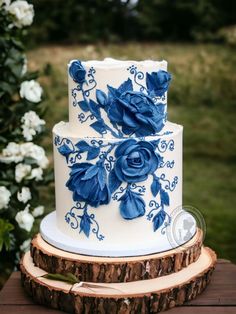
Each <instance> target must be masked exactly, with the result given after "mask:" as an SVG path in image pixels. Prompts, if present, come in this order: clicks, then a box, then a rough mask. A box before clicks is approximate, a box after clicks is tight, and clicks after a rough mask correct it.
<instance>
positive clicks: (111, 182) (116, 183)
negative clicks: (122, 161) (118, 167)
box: [108, 169, 121, 193]
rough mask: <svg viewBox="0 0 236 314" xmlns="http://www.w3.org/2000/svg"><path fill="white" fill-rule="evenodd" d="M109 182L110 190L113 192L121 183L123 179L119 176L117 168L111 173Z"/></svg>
mask: <svg viewBox="0 0 236 314" xmlns="http://www.w3.org/2000/svg"><path fill="white" fill-rule="evenodd" d="M108 184H109V189H110V192H111V193H113V192H114V191H115V190H117V189H118V187H119V186H120V185H121V181H120V180H119V179H118V178H117V176H116V173H115V170H114V169H112V170H111V172H110V173H109V178H108Z"/></svg>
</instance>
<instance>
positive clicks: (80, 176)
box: [66, 162, 110, 207]
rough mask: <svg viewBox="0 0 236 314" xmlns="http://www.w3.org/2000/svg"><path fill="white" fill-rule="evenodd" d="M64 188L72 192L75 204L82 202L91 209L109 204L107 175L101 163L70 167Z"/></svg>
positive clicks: (78, 164)
mask: <svg viewBox="0 0 236 314" xmlns="http://www.w3.org/2000/svg"><path fill="white" fill-rule="evenodd" d="M66 186H67V187H68V189H69V190H70V191H72V192H73V200H74V201H75V202H76V201H83V202H86V203H88V204H90V205H91V206H93V207H98V206H99V205H103V204H108V203H109V202H110V191H109V189H108V186H107V174H106V170H105V169H104V166H103V164H102V163H101V162H97V164H95V165H93V164H90V163H86V162H84V163H77V164H74V165H73V166H71V172H70V178H69V180H68V181H67V183H66Z"/></svg>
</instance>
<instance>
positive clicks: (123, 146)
mask: <svg viewBox="0 0 236 314" xmlns="http://www.w3.org/2000/svg"><path fill="white" fill-rule="evenodd" d="M136 143H137V141H136V140H135V139H128V140H125V141H123V143H121V144H120V145H119V146H118V147H117V149H116V151H115V157H116V158H117V157H120V156H123V155H124V153H126V149H127V148H128V147H129V146H131V145H134V144H136Z"/></svg>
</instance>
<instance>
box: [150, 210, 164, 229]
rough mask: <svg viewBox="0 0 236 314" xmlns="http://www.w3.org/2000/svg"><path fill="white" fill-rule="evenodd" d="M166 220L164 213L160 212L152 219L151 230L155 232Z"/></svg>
mask: <svg viewBox="0 0 236 314" xmlns="http://www.w3.org/2000/svg"><path fill="white" fill-rule="evenodd" d="M165 219H166V212H165V211H164V210H160V211H159V212H158V213H157V214H156V215H155V216H154V217H153V219H152V221H153V230H154V231H156V230H157V229H159V228H160V227H161V226H162V225H163V223H164V221H165Z"/></svg>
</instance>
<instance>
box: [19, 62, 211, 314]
mask: <svg viewBox="0 0 236 314" xmlns="http://www.w3.org/2000/svg"><path fill="white" fill-rule="evenodd" d="M68 74H69V75H68V86H69V122H68V123H65V122H60V123H58V124H57V125H55V126H54V128H53V143H54V166H55V187H56V211H55V212H53V213H51V214H49V215H48V216H46V217H45V218H44V219H43V221H42V223H41V227H40V234H41V235H37V236H36V237H35V238H34V239H33V241H32V244H31V256H30V254H29V253H27V254H26V255H25V257H24V258H23V260H22V265H21V267H22V278H23V282H24V285H25V287H26V288H27V290H28V291H29V292H30V293H31V294H33V295H34V296H35V300H37V301H38V302H40V303H43V304H49V305H51V306H53V305H52V299H54V298H56V299H55V300H54V301H53V302H54V303H53V304H55V305H54V307H56V308H60V309H63V310H66V311H76V312H77V313H82V312H83V313H84V312H85V313H100V312H102V310H103V311H105V313H130V312H132V311H133V312H132V313H141V312H142V313H149V312H150V311H151V312H155V311H158V310H163V309H166V308H168V307H171V306H174V305H176V304H182V303H183V302H184V301H185V300H188V299H191V298H193V297H194V296H195V295H196V294H197V293H200V292H201V290H202V289H203V288H204V287H205V284H206V283H207V282H208V280H209V277H210V274H211V271H212V269H213V266H214V263H215V255H214V253H213V252H212V251H211V250H210V249H207V248H202V247H201V246H202V231H201V230H199V229H198V228H197V225H196V223H195V220H194V218H193V217H192V216H191V215H190V214H189V213H187V212H185V211H184V210H183V209H182V135H183V127H182V126H181V125H177V124H174V123H171V122H168V121H167V90H168V87H169V84H170V81H171V75H170V74H169V73H168V72H167V62H166V61H161V62H156V61H151V60H146V61H142V62H137V61H118V60H114V59H110V58H108V59H105V60H104V61H87V62H81V61H79V60H72V61H71V62H70V63H69V65H68ZM186 222H188V223H187V224H188V226H189V227H188V229H187V232H186V230H185V225H186ZM178 235H179V236H178ZM186 266H188V267H186ZM48 273H50V275H51V277H50V275H47V274H48ZM55 274H57V275H58V274H60V275H62V274H63V275H64V277H63V278H64V279H63V278H59V279H63V280H64V281H65V282H61V281H58V277H57V276H56V277H55ZM164 275H165V277H163V276H164ZM53 276H54V277H53ZM68 276H69V277H68ZM70 276H72V277H73V280H75V281H73V282H70V280H69V279H68V278H70ZM72 277H71V278H72ZM50 278H51V279H50ZM52 278H54V279H55V278H56V279H57V280H52ZM66 278H67V279H68V280H66ZM75 278H77V279H78V282H80V283H77V281H76V279H75ZM194 278H195V279H196V278H197V279H198V281H197V279H196V280H194ZM29 280H31V282H32V280H33V282H34V283H35V287H37V289H39V288H40V289H41V290H40V291H41V292H40V295H39V296H37V293H33V292H32V291H34V290H35V289H33V288H32V287H31V288H29V286H28V285H27V282H28V281H29ZM196 282H198V283H197V284H196ZM189 286H191V287H192V289H193V290H192V293H190V294H189V295H187V289H189ZM35 287H34V288H35ZM46 287H47V288H46ZM48 287H49V288H48ZM58 287H59V288H58ZM176 287H178V289H177V290H174V289H175V288H176ZM58 289H59V290H58ZM185 289H186V291H185ZM42 291H44V292H42ZM55 291H60V293H62V291H63V293H62V294H63V298H62V299H61V300H59V299H58V298H59V297H60V295H61V294H60V295H58V294H57V293H56V292H55ZM163 291H168V293H169V294H168V293H167V292H165V293H166V294H163ZM174 291H176V295H174V294H173V293H174ZM178 291H185V292H184V294H183V292H182V294H181V293H180V294H179V295H178ZM88 296H89V297H90V298H91V299H89V300H90V301H88V299H86V297H88ZM144 296H145V297H144ZM161 297H163V298H164V299H165V302H164V301H163V302H164V303H163V302H162V303H160V298H161ZM67 298H69V299H71V300H73V302H72V303H70V304H68V302H67V301H66V300H67ZM145 298H147V299H148V300H147V299H145ZM50 300H51V301H50ZM63 300H64V301H63ZM145 300H146V301H145ZM150 300H156V301H155V302H154V301H153V304H152V302H150ZM89 302H90V303H91V304H92V305H88V304H89ZM114 302H115V305H114ZM111 309H113V310H112V311H111ZM135 309H136V312H135ZM139 309H142V311H141V310H139Z"/></svg>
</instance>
